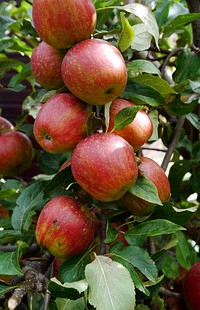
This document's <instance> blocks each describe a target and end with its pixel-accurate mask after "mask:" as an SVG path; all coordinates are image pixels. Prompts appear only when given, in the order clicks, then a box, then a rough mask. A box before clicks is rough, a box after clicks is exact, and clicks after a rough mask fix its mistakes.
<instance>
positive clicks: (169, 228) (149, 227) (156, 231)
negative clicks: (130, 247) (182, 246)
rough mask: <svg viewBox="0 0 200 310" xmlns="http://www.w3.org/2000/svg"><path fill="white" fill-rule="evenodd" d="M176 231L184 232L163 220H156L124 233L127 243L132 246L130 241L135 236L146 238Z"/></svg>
mask: <svg viewBox="0 0 200 310" xmlns="http://www.w3.org/2000/svg"><path fill="white" fill-rule="evenodd" d="M178 230H184V228H183V227H181V226H179V225H177V224H174V223H173V222H170V221H168V220H165V219H156V220H149V221H146V222H143V223H140V224H138V225H137V226H135V227H133V228H130V229H129V230H128V231H127V232H126V233H125V237H126V240H127V242H128V243H129V244H132V240H134V238H135V236H136V237H137V236H141V237H143V238H146V237H152V236H159V235H163V234H173V233H175V232H176V231H178Z"/></svg>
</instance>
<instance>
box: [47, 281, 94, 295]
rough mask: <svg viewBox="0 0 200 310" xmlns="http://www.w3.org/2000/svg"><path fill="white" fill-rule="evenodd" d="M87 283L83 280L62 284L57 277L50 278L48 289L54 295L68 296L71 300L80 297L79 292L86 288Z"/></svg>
mask: <svg viewBox="0 0 200 310" xmlns="http://www.w3.org/2000/svg"><path fill="white" fill-rule="evenodd" d="M87 287H88V284H87V282H86V281H85V280H80V281H75V282H71V283H69V282H65V283H64V284H62V283H61V282H60V281H59V280H58V279H56V278H52V279H51V280H50V282H49V284H48V289H49V290H50V292H51V293H52V295H53V296H55V297H60V298H69V299H72V300H75V299H78V298H80V294H81V293H83V292H84V291H85V290H87Z"/></svg>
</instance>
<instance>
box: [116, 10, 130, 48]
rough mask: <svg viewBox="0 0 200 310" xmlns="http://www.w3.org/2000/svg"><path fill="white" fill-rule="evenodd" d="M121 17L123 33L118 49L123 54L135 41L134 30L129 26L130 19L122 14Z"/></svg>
mask: <svg viewBox="0 0 200 310" xmlns="http://www.w3.org/2000/svg"><path fill="white" fill-rule="evenodd" d="M120 17H121V24H122V32H121V36H120V39H119V43H118V47H119V50H120V51H121V52H122V53H123V52H125V51H126V50H127V49H128V48H129V46H131V44H132V41H133V39H134V30H133V28H132V27H131V25H130V24H129V21H128V19H127V18H126V17H125V13H120Z"/></svg>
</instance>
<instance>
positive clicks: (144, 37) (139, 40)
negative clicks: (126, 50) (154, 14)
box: [131, 24, 152, 51]
mask: <svg viewBox="0 0 200 310" xmlns="http://www.w3.org/2000/svg"><path fill="white" fill-rule="evenodd" d="M132 28H133V31H134V33H135V38H134V40H133V42H132V44H131V48H132V49H134V50H136V51H145V50H148V49H149V47H150V45H151V39H152V36H151V34H150V33H149V32H148V30H147V29H146V26H145V25H144V24H136V25H134V26H132Z"/></svg>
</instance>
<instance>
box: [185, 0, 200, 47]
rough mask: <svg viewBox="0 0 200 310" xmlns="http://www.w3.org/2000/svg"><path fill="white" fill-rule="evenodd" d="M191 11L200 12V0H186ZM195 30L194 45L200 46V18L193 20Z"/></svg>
mask: <svg viewBox="0 0 200 310" xmlns="http://www.w3.org/2000/svg"><path fill="white" fill-rule="evenodd" d="M186 2H187V5H188V8H189V11H190V13H199V12H200V1H199V0H196V1H195V0H186ZM192 30H193V41H194V45H195V46H196V47H198V48H200V19H197V20H194V21H193V22H192Z"/></svg>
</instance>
